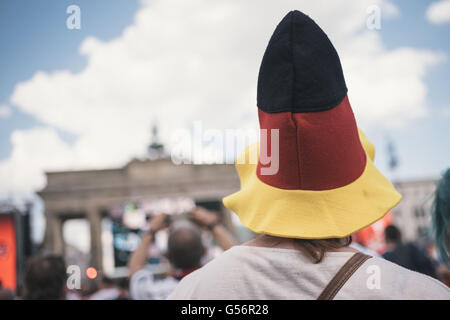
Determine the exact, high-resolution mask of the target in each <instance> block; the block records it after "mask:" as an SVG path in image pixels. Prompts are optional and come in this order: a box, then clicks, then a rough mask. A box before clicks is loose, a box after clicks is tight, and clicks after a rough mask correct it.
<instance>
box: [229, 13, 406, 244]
mask: <svg viewBox="0 0 450 320" xmlns="http://www.w3.org/2000/svg"><path fill="white" fill-rule="evenodd" d="M257 105H258V116H259V123H260V127H261V129H266V133H265V134H263V132H264V131H265V130H261V132H262V133H261V139H260V141H261V148H260V145H259V143H258V144H254V145H251V146H249V147H247V148H246V149H245V151H243V153H242V154H241V155H240V156H239V157H238V159H240V160H245V161H236V168H237V171H238V174H239V177H240V182H241V188H240V190H239V191H238V192H236V193H234V194H232V195H230V196H227V197H225V198H224V199H223V202H224V204H225V206H226V207H227V208H229V209H230V210H232V211H234V212H235V213H236V214H237V215H238V216H239V218H240V220H241V221H242V223H243V224H244V225H245V226H246V227H247V228H249V229H250V230H252V231H254V232H256V233H264V234H269V235H274V236H279V237H289V238H304V239H325V238H341V237H345V236H348V235H350V234H352V233H354V232H356V231H358V230H360V229H362V228H364V227H366V226H368V225H370V224H372V223H374V222H375V221H377V220H379V219H381V218H382V217H383V216H384V215H385V214H386V213H387V212H388V211H389V210H391V209H392V208H393V207H394V206H395V205H397V203H398V202H399V201H400V200H401V195H400V194H399V193H398V192H397V191H396V190H395V189H394V187H393V185H392V184H391V183H390V182H389V181H388V180H387V179H386V178H385V177H384V176H383V175H382V174H381V173H380V172H379V171H378V170H377V168H376V167H375V166H374V164H373V160H374V154H375V149H374V147H373V145H372V144H371V143H370V142H369V141H368V140H367V139H366V137H365V136H364V134H363V132H362V131H361V130H359V129H358V127H357V125H356V121H355V117H354V115H353V111H352V109H351V106H350V103H349V99H348V97H347V87H346V85H345V80H344V76H343V73H342V68H341V63H340V61H339V57H338V55H337V53H336V50H335V49H334V47H333V45H332V44H331V42H330V40H329V39H328V37H327V36H326V34H325V33H324V32H323V31H322V29H321V28H320V27H319V26H318V25H317V24H316V23H315V22H314V21H313V20H312V19H311V18H310V17H308V16H307V15H305V14H303V13H301V12H299V11H291V12H289V13H288V14H287V15H286V16H285V17H284V18H283V20H282V21H281V22H280V23H279V25H278V26H277V28H276V29H275V32H274V33H273V35H272V37H271V39H270V41H269V44H268V46H267V49H266V52H265V54H264V57H263V60H262V64H261V68H260V71H259V78H258V97H257ZM274 138H275V139H274ZM273 146H275V147H276V148H275V149H274V150H275V151H273V150H272V149H273V148H272V147H273ZM253 153H255V154H256V155H257V161H253V163H252V161H251V155H252V154H253ZM275 153H278V154H275ZM269 154H270V156H271V157H272V160H271V162H270V163H268V161H267V157H268V156H269ZM274 155H276V157H274ZM274 164H275V166H274ZM273 167H275V170H273ZM271 168H272V169H271Z"/></svg>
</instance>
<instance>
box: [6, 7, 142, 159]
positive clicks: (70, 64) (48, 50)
mask: <svg viewBox="0 0 450 320" xmlns="http://www.w3.org/2000/svg"><path fill="white" fill-rule="evenodd" d="M72 4H76V5H78V6H80V7H81V8H83V9H82V13H81V14H82V22H83V24H82V28H81V29H80V30H69V29H67V28H66V27H65V24H66V19H67V17H68V14H67V13H66V8H67V7H68V6H69V5H72ZM137 8H138V1H137V0H115V1H108V0H95V1H90V0H85V1H68V0H40V1H27V0H14V1H11V0H1V1H0V43H1V47H2V50H1V52H0V57H1V59H0V70H2V72H1V75H0V77H1V78H0V79H1V80H0V105H2V104H4V105H9V102H8V100H9V96H10V95H11V93H12V91H13V89H14V86H15V85H16V84H17V83H18V82H21V81H25V80H27V79H29V78H31V77H32V76H33V74H34V73H35V72H36V71H39V70H43V71H53V70H60V69H68V70H70V71H72V72H79V71H80V70H82V69H83V68H84V67H85V65H86V58H85V57H83V56H81V55H79V53H78V48H79V46H80V44H81V42H82V41H83V39H84V38H85V37H87V36H89V35H94V36H95V37H97V38H99V39H102V40H105V41H107V40H110V39H113V38H114V37H117V36H118V35H120V33H121V32H122V30H123V29H124V28H125V27H126V26H127V25H129V24H131V23H132V21H133V17H134V15H135V13H136V10H137ZM39 124H40V122H39V121H38V120H37V119H36V118H35V117H32V116H30V115H28V114H26V113H24V112H22V111H21V110H19V109H17V108H13V109H12V115H11V117H10V118H7V119H2V118H0V137H1V139H0V159H3V158H6V157H8V156H9V154H10V152H11V143H10V139H9V136H10V134H11V132H12V131H13V130H15V129H26V128H31V127H34V126H36V125H39ZM60 134H61V135H62V137H63V138H64V139H67V140H68V141H71V140H73V139H74V138H75V137H73V136H71V135H70V134H68V133H67V132H64V130H61V131H60Z"/></svg>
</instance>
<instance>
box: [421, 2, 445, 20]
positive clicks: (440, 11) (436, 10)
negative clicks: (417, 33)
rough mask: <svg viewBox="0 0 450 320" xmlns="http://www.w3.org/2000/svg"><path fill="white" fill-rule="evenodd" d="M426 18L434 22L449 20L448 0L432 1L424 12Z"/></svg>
mask: <svg viewBox="0 0 450 320" xmlns="http://www.w3.org/2000/svg"><path fill="white" fill-rule="evenodd" d="M426 17H427V20H428V21H429V22H431V23H434V24H442V23H447V22H450V0H441V1H437V2H433V3H432V4H430V6H429V7H428V9H427V12H426Z"/></svg>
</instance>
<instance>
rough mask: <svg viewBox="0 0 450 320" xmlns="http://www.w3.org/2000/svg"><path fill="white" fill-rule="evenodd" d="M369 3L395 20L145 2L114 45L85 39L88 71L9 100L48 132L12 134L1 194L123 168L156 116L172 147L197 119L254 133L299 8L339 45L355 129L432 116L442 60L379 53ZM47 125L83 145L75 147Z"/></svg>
mask: <svg viewBox="0 0 450 320" xmlns="http://www.w3.org/2000/svg"><path fill="white" fill-rule="evenodd" d="M143 3H144V2H143ZM373 4H377V5H379V6H380V7H381V8H382V12H384V13H386V16H387V17H390V16H395V15H398V10H397V9H396V7H395V6H394V5H393V4H392V3H390V2H388V1H381V0H379V1H373V0H364V1H361V0H353V1H348V0H345V1H344V0H342V1H332V2H330V1H327V2H325V1H306V0H305V1H298V0H289V1H282V2H280V1H277V2H276V1H264V2H263V1H261V0H248V1H240V0H226V1H225V0H219V1H208V0H192V1H182V2H180V1H174V0H164V1H163V0H156V1H147V2H145V3H144V4H143V7H142V8H141V9H140V10H139V11H138V13H137V14H136V17H135V20H134V23H133V24H132V25H131V26H129V27H127V28H126V29H125V30H124V31H123V33H122V35H120V36H119V37H118V38H116V39H114V40H112V41H109V42H103V41H100V40H98V39H96V38H93V37H90V38H87V39H85V41H84V42H83V44H82V46H81V47H80V54H83V55H85V56H87V59H88V63H87V66H86V68H85V69H84V70H82V71H81V72H79V73H76V74H74V73H71V72H69V71H65V70H61V71H57V72H52V73H47V72H38V73H36V74H35V75H34V76H33V77H32V78H31V79H29V80H27V81H25V82H22V83H19V84H17V86H16V87H15V90H14V92H13V94H12V95H11V99H10V100H11V103H13V104H14V105H16V106H17V107H18V108H20V109H21V110H22V111H24V112H27V113H29V114H32V115H33V116H35V117H37V118H38V119H39V120H40V121H41V122H42V123H45V124H48V126H49V127H48V128H36V129H32V130H23V131H17V132H15V133H14V134H13V137H12V140H13V153H12V155H11V157H10V158H9V159H7V160H4V161H3V162H2V163H0V181H12V183H6V185H3V186H2V187H3V188H12V189H30V188H34V189H36V188H41V187H42V186H43V185H44V183H45V181H44V177H43V169H44V168H47V169H52V170H54V169H56V168H75V167H76V168H80V167H83V168H88V167H101V166H115V165H121V164H124V163H125V162H126V161H127V160H129V159H130V158H131V157H132V156H135V155H139V154H142V153H143V152H144V150H145V147H146V145H147V143H148V142H149V138H150V125H151V123H152V122H153V120H154V119H155V118H156V119H157V120H158V122H159V126H160V129H161V130H160V131H161V135H162V137H163V138H164V140H165V141H166V142H168V141H169V140H170V136H171V133H172V132H174V130H175V129H177V128H189V126H190V125H191V124H192V122H193V121H194V120H202V121H203V124H204V126H205V127H209V128H217V129H223V128H240V127H252V126H256V125H257V118H256V114H257V113H256V82H257V75H258V69H259V64H260V61H261V58H262V55H263V53H264V49H265V46H266V45H267V42H268V40H269V37H270V35H271V33H272V32H273V29H274V28H275V26H276V24H277V23H278V22H279V20H280V19H281V18H282V17H283V16H284V15H285V14H286V13H287V12H288V11H289V10H292V9H300V10H302V11H303V12H305V13H307V14H309V15H310V16H311V17H313V18H314V20H315V21H317V23H318V24H319V25H320V26H321V27H322V28H323V29H324V30H325V31H326V32H327V34H328V35H329V36H330V38H331V39H332V41H333V43H334V44H335V46H336V47H337V50H338V52H339V53H340V57H341V58H342V63H343V68H344V72H345V75H346V79H347V85H348V87H349V97H350V101H351V102H352V104H353V107H354V110H355V113H356V114H357V115H358V121H359V122H360V123H363V124H364V125H367V126H369V125H377V126H378V125H385V124H390V123H394V122H395V123H399V124H402V123H407V121H408V120H409V119H412V118H416V117H420V116H422V115H424V114H425V113H426V112H427V108H426V86H425V84H424V80H423V77H424V75H425V73H426V71H427V70H428V68H429V67H430V66H432V65H434V64H436V63H438V62H439V61H440V59H441V56H440V55H439V54H437V53H435V52H432V51H426V50H416V49H413V48H401V49H395V50H387V49H386V48H384V46H383V44H382V41H381V38H380V34H379V33H378V32H377V31H370V30H367V29H366V18H367V13H366V9H367V7H368V6H370V5H373ZM199 8H201V10H199ZM384 8H386V9H384ZM383 10H384V11H383ZM393 119H395V121H392V120H393ZM52 128H60V129H63V130H66V131H68V132H70V133H73V134H75V135H76V136H77V137H78V138H77V140H76V142H75V143H74V144H73V145H71V146H69V145H67V144H66V143H64V142H63V141H62V140H61V139H60V137H59V136H58V134H57V132H56V131H55V129H52ZM37 146H43V147H45V150H46V151H45V152H44V151H43V150H42V149H40V148H38V147H37ZM30 159H33V160H32V161H30ZM6 178H7V179H6ZM2 184H5V183H4V182H2Z"/></svg>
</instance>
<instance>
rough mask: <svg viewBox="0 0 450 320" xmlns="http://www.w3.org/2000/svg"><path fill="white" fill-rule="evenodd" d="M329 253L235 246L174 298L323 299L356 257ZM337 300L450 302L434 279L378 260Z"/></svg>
mask: <svg viewBox="0 0 450 320" xmlns="http://www.w3.org/2000/svg"><path fill="white" fill-rule="evenodd" d="M353 254H354V253H353V252H328V253H326V255H325V257H324V259H323V260H322V262H321V263H318V264H314V263H312V262H311V261H310V260H309V259H308V258H307V257H305V256H304V255H302V254H301V253H300V252H299V251H298V250H294V249H280V248H266V247H254V246H235V247H232V248H231V249H229V250H227V251H225V252H224V253H223V254H221V255H220V256H218V257H217V258H216V259H214V260H212V261H211V262H209V263H208V264H207V265H205V266H204V267H203V268H201V269H199V270H197V271H195V272H193V273H191V274H190V275H188V276H186V277H185V278H183V280H181V282H180V283H179V284H178V286H177V287H176V289H175V290H174V291H173V292H172V294H170V295H169V297H168V299H226V300H229V299H236V300H240V299H317V297H318V296H319V295H320V293H321V292H322V290H323V289H324V288H325V287H326V285H327V284H328V282H329V281H330V280H331V279H332V278H333V277H334V275H335V274H336V273H337V272H338V270H339V269H340V268H341V267H342V266H343V265H344V264H345V262H347V260H348V259H349V258H350V257H351V256H352V255H353ZM335 299H445V300H449V299H450V290H449V288H447V287H446V286H445V285H444V284H443V283H441V282H439V281H437V280H435V279H433V278H430V277H428V276H425V275H422V274H419V273H416V272H413V271H410V270H407V269H405V268H403V267H400V266H398V265H396V264H394V263H391V262H389V261H387V260H384V259H382V258H377V257H372V258H370V259H369V260H367V261H366V262H364V264H363V265H362V266H361V267H360V268H359V269H358V270H357V271H356V272H355V273H354V274H353V275H352V276H351V277H350V279H349V280H348V281H347V282H346V283H345V285H344V286H343V287H342V288H341V290H340V291H339V292H338V293H337V295H336V296H335Z"/></svg>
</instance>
